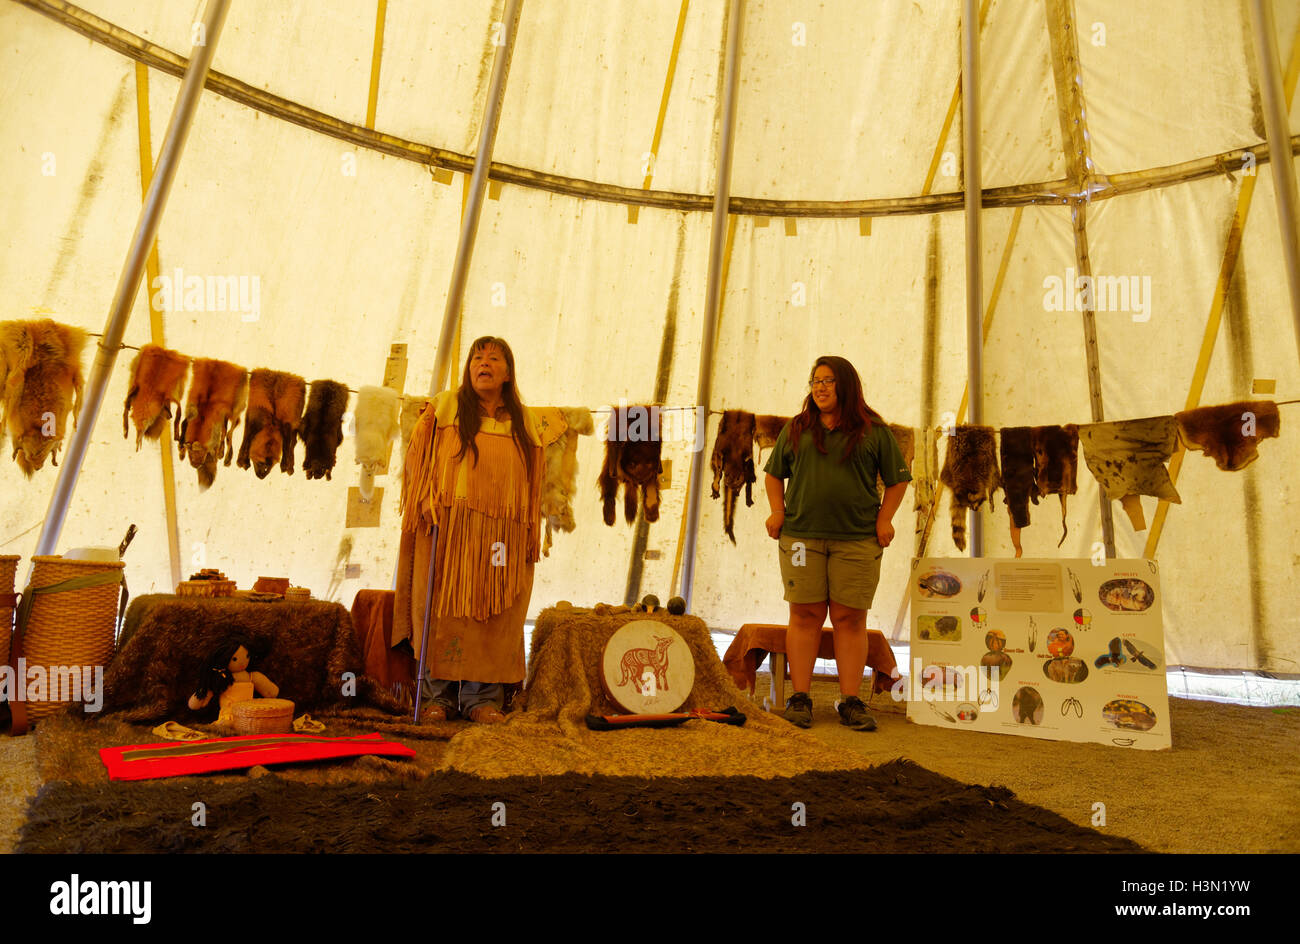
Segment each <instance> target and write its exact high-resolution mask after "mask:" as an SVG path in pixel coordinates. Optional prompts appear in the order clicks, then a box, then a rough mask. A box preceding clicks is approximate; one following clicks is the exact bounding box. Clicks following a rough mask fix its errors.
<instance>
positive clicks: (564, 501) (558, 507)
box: [541, 406, 596, 556]
mask: <svg viewBox="0 0 1300 944" xmlns="http://www.w3.org/2000/svg"><path fill="white" fill-rule="evenodd" d="M559 409H560V413H561V415H562V416H563V417H564V421H565V423H566V424H567V425H568V428H567V429H566V430H565V431H564V433H563V435H561V436H560V438H558V439H556V440H555V441H554V442H551V443H548V444H547V445H546V446H545V447H544V449H543V461H544V464H545V465H544V471H543V478H542V500H541V510H542V516H543V517H544V518H545V519H546V538H545V540H544V542H543V544H542V554H543V555H546V556H549V554H550V550H551V531H552V529H554V530H556V531H564V532H566V533H567V532H572V531H573V529H574V528H575V527H576V526H577V523H576V522H575V521H574V518H573V496H574V494H575V492H576V491H577V487H578V437H579V436H590V435H591V434H592V433H594V432H595V431H596V423H595V421H594V420H593V419H592V416H591V411H590V410H588V409H587V408H585V407H580V406H579V407H568V406H565V407H560V408H559Z"/></svg>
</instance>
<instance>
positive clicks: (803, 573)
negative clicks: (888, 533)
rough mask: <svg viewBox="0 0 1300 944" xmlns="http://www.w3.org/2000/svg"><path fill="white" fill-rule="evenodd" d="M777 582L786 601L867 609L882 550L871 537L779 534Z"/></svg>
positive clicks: (878, 543) (877, 576) (874, 587)
mask: <svg viewBox="0 0 1300 944" xmlns="http://www.w3.org/2000/svg"><path fill="white" fill-rule="evenodd" d="M778 544H779V548H780V550H779V554H780V558H781V582H782V583H783V584H784V585H785V599H786V600H787V601H788V602H790V603H825V602H826V601H827V600H831V601H834V602H835V603H838V604H840V605H841V606H847V607H850V608H851V609H855V610H868V609H870V608H871V601H872V600H873V599H874V598H875V595H876V585H877V584H878V583H879V582H880V559H881V557H883V556H884V553H885V549H884V548H882V547H881V546H880V542H879V541H877V540H876V539H875V538H874V537H870V538H864V539H863V540H861V541H832V540H829V539H826V538H791V537H786V536H785V535H784V534H783V535H781V537H780V539H779V541H778Z"/></svg>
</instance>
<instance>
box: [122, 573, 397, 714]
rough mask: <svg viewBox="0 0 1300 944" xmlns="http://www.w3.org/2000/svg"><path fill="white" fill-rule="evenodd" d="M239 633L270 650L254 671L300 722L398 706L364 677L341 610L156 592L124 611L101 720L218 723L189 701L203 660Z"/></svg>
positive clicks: (352, 634)
mask: <svg viewBox="0 0 1300 944" xmlns="http://www.w3.org/2000/svg"><path fill="white" fill-rule="evenodd" d="M162 605H165V608H164V609H161V610H160V609H159V607H160V606H162ZM233 631H240V632H243V633H244V634H245V635H247V636H248V637H249V638H250V639H252V640H253V642H254V643H255V645H256V646H257V647H258V648H260V649H261V650H262V651H263V652H264V653H265V654H264V655H263V656H262V657H261V658H260V659H259V660H258V661H256V662H254V663H253V665H252V666H251V667H252V668H253V669H256V670H257V671H259V672H261V673H263V674H264V675H265V676H266V677H267V678H268V679H270V680H271V681H272V682H274V683H275V684H276V685H277V686H279V688H280V694H279V696H278V697H280V698H287V699H289V700H290V701H292V702H293V703H294V715H295V717H296V716H298V715H300V714H302V713H303V712H304V711H316V710H318V709H321V708H325V707H334V706H337V707H342V706H347V705H360V704H369V705H374V706H376V707H380V708H386V709H389V710H395V709H397V708H398V707H399V706H398V705H397V702H396V700H395V699H394V698H393V697H392V695H390V694H388V693H387V692H384V691H383V689H382V686H380V685H379V684H378V683H377V682H375V681H374V680H373V679H371V678H370V677H369V676H367V675H364V674H363V673H364V672H365V667H364V664H363V660H362V657H361V650H360V648H359V647H358V645H357V639H356V632H355V630H354V629H353V626H352V617H351V614H349V613H348V611H347V610H346V609H344V608H343V607H342V606H339V605H338V604H337V603H326V602H324V601H316V600H312V601H308V602H304V603H277V604H275V605H269V604H266V603H250V602H247V601H244V600H238V599H226V600H208V599H202V598H179V599H178V598H175V597H169V596H162V595H153V596H143V597H137V598H136V599H135V600H133V601H132V603H131V608H130V610H129V611H128V612H127V616H126V621H125V627H124V630H123V637H122V638H123V640H124V642H123V643H122V644H121V646H120V648H119V650H118V652H117V654H116V655H115V656H114V657H113V660H112V662H110V663H109V666H108V669H107V670H106V671H105V673H104V714H105V715H107V714H109V713H120V717H121V718H122V719H123V720H126V721H161V720H164V719H171V720H173V721H180V722H181V723H182V724H184V723H186V722H187V721H189V720H194V721H201V720H203V719H204V718H206V717H208V716H209V715H211V716H213V717H215V714H216V712H215V711H213V710H212V707H211V705H209V707H208V708H207V709H204V710H203V711H201V712H192V711H190V710H189V707H188V705H187V702H188V701H189V696H190V695H191V694H193V692H194V689H195V686H196V685H197V683H198V678H199V670H200V668H201V667H202V665H203V661H204V659H206V658H207V657H208V654H209V653H210V652H211V651H212V650H213V649H214V648H215V647H216V646H217V645H218V644H219V643H220V642H221V641H222V639H223V638H225V637H226V636H228V635H229V634H230V633H231V632H233ZM345 672H354V673H356V695H355V696H345V695H344V694H343V681H342V679H343V674H344V673H345ZM213 704H216V700H215V699H214V700H213Z"/></svg>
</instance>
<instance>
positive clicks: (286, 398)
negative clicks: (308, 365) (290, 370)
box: [236, 367, 307, 479]
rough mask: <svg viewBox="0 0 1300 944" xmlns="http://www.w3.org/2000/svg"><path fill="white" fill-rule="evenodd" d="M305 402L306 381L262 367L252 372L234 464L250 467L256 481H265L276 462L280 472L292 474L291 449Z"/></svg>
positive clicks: (300, 423)
mask: <svg viewBox="0 0 1300 944" xmlns="http://www.w3.org/2000/svg"><path fill="white" fill-rule="evenodd" d="M306 399H307V381H305V380H303V379H302V378H301V377H299V376H297V375H295V374H286V373H283V372H281V371H277V370H267V369H266V368H264V367H259V368H258V369H257V370H255V371H253V375H252V377H250V378H249V381H248V412H247V413H246V414H244V441H243V443H242V444H240V447H239V459H238V460H237V462H236V464H237V465H238V466H239V467H240V468H241V469H247V468H248V467H249V465H252V467H253V472H254V473H256V475H257V477H258V478H259V479H264V478H266V477H267V475H268V474H270V471H271V469H272V468H273V467H274V466H275V465H276V463H279V465H280V471H281V472H284V473H286V474H287V475H293V450H294V446H295V445H296V444H297V441H298V428H299V427H300V426H301V425H302V410H303V406H304V404H305V402H306Z"/></svg>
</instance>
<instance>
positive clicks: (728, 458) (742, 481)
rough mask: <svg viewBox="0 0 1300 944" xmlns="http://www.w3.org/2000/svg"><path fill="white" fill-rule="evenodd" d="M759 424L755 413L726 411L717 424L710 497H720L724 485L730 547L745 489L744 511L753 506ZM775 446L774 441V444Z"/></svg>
mask: <svg viewBox="0 0 1300 944" xmlns="http://www.w3.org/2000/svg"><path fill="white" fill-rule="evenodd" d="M756 430H757V421H756V420H755V417H754V414H753V413H746V412H744V411H743V410H727V411H726V412H724V413H723V414H722V422H721V423H719V424H718V436H717V438H716V439H715V440H714V441H713V457H712V458H711V459H710V461H709V467H710V468H711V469H712V470H713V488H712V491H711V494H712V495H713V497H714V498H717V497H718V483H719V482H721V483H722V487H723V492H724V494H725V498H724V499H723V502H722V531H723V533H724V534H726V536H727V537H728V538H730V539H731V543H732V544H735V543H736V498H737V496H739V494H740V489H741V487H742V486H743V487H744V489H745V507H746V508H748V507H749V506H751V505H753V504H754V494H753V485H754V482H755V481H756V480H757V476H756V475H755V474H754V433H755V432H756ZM773 442H775V440H773Z"/></svg>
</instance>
